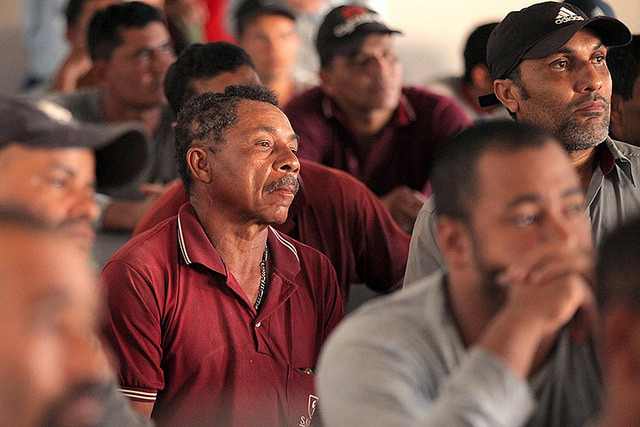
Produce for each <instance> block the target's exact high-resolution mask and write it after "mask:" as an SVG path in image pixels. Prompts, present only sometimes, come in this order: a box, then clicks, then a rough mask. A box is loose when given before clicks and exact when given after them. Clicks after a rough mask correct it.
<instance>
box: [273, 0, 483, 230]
mask: <svg viewBox="0 0 640 427" xmlns="http://www.w3.org/2000/svg"><path fill="white" fill-rule="evenodd" d="M396 34H400V32H399V31H397V30H394V29H390V28H389V27H387V25H385V24H384V23H383V22H382V21H381V19H380V16H379V15H378V14H377V13H376V12H374V11H372V10H370V9H367V8H364V7H362V6H355V5H353V6H340V7H337V8H335V9H333V10H332V11H331V12H329V14H328V15H327V16H326V17H325V19H324V22H323V23H322V25H321V26H320V29H319V31H318V37H317V42H316V47H317V49H318V54H319V55H320V68H321V69H320V81H321V84H320V87H316V88H312V89H310V90H309V91H307V92H304V93H302V94H301V95H299V96H298V97H297V98H294V99H293V100H291V101H290V102H289V104H287V106H286V108H285V110H284V111H285V113H286V114H287V117H289V120H290V121H291V125H292V126H293V128H294V129H295V130H296V133H298V134H299V135H300V141H301V144H300V151H299V152H298V154H299V156H300V158H303V159H307V160H313V161H316V162H319V163H323V164H325V165H327V166H331V167H334V168H336V169H342V170H344V171H347V172H349V173H351V174H352V175H354V176H355V177H356V178H358V179H360V180H361V181H363V182H364V183H365V184H366V185H367V186H368V187H369V188H370V189H371V190H372V191H373V192H374V193H375V194H376V195H377V196H378V197H380V199H381V200H382V202H383V203H384V204H385V206H386V207H387V208H388V209H389V211H390V212H391V215H392V216H393V218H394V219H395V220H396V222H397V223H398V224H399V225H400V226H401V227H402V228H404V229H405V231H410V230H411V229H412V228H413V223H414V221H415V218H416V215H417V214H418V211H419V210H420V207H421V206H422V204H423V203H424V200H425V197H424V195H423V194H422V191H423V190H424V189H425V184H426V183H427V180H428V178H429V170H430V169H431V164H432V161H433V157H434V155H435V153H436V152H437V151H438V149H439V148H440V147H441V146H442V145H443V144H444V143H445V141H446V140H448V139H449V138H450V137H452V136H453V135H455V134H457V133H458V132H459V131H460V130H462V129H464V128H465V127H467V126H468V125H469V124H470V123H471V121H470V119H469V118H468V117H467V115H466V113H465V112H464V111H463V110H462V108H461V107H460V106H458V104H457V103H456V102H455V101H454V100H452V99H449V98H446V97H443V96H441V95H436V94H434V93H431V92H428V91H426V90H424V89H420V88H416V87H403V86H402V65H401V63H400V59H399V58H398V55H397V53H396V50H395V47H394V44H393V37H394V35H396Z"/></svg>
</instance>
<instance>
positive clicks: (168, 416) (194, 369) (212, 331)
mask: <svg viewBox="0 0 640 427" xmlns="http://www.w3.org/2000/svg"><path fill="white" fill-rule="evenodd" d="M267 242H268V246H269V255H270V260H271V262H270V276H269V280H268V285H267V288H266V293H265V299H264V300H263V302H262V305H261V306H260V308H259V311H258V312H257V313H256V310H255V309H254V308H253V305H252V304H251V302H250V301H249V300H248V299H247V297H246V295H245V294H244V292H243V291H242V290H241V288H240V286H239V284H238V283H237V281H236V279H235V278H234V277H233V275H229V274H228V273H227V269H226V266H225V264H224V262H223V260H222V259H221V258H220V256H219V255H218V254H217V253H216V250H215V248H214V247H213V246H212V244H211V242H210V241H209V239H208V238H207V235H206V234H205V232H204V229H203V228H202V226H201V225H200V222H199V221H198V218H197V216H196V213H195V211H194V209H193V207H192V206H191V204H189V203H187V204H185V205H184V206H182V207H181V208H180V211H179V214H178V215H177V216H176V217H173V218H171V219H168V220H166V221H164V222H162V223H161V224H159V225H158V226H157V227H155V228H154V229H153V230H150V231H149V232H147V233H143V234H141V235H138V236H136V237H135V238H133V239H132V240H131V241H130V242H128V243H127V244H126V245H125V246H124V247H123V248H122V249H121V250H119V251H118V252H117V253H116V254H115V255H114V256H113V258H112V259H111V261H109V263H108V264H107V265H106V267H105V269H104V271H103V273H102V276H101V282H102V284H103V286H104V288H105V291H106V297H107V298H106V299H107V304H108V316H107V317H108V322H107V327H106V330H105V335H106V337H107V339H108V341H109V342H110V343H111V344H112V346H113V348H114V349H115V352H116V354H117V355H118V357H119V360H120V369H119V376H120V382H121V384H122V390H123V391H124V393H125V395H127V396H128V397H130V398H132V399H134V400H138V401H141V402H155V406H154V410H153V418H154V419H159V420H162V421H164V422H168V423H170V424H175V423H178V422H180V423H185V422H187V424H188V425H202V424H207V425H224V426H258V425H260V426H282V425H289V426H298V425H299V424H300V422H301V421H305V420H308V418H309V417H310V415H311V414H309V412H312V410H313V408H315V403H316V402H317V398H316V397H315V392H314V384H313V382H314V381H313V376H312V375H310V374H309V373H306V372H304V371H305V370H307V369H314V367H315V365H316V360H317V357H318V353H319V351H320V347H321V346H322V343H323V342H324V340H325V338H326V337H327V334H328V333H329V332H330V331H331V330H332V329H333V328H334V326H335V325H336V324H337V323H338V322H339V321H340V320H341V319H342V317H343V315H344V312H343V306H342V300H341V297H340V293H339V291H338V287H337V283H336V276H335V272H334V270H333V267H332V266H331V264H330V262H329V260H328V259H327V258H326V257H325V256H324V255H322V254H320V253H319V252H317V251H316V250H315V249H312V248H310V247H308V246H305V245H303V244H301V243H298V242H296V241H294V240H292V239H291V238H288V237H285V236H283V235H282V234H280V233H279V232H277V231H275V230H273V229H271V228H269V236H268V239H267ZM305 422H306V421H305Z"/></svg>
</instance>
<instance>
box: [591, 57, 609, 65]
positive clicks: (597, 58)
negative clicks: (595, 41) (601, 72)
mask: <svg viewBox="0 0 640 427" xmlns="http://www.w3.org/2000/svg"><path fill="white" fill-rule="evenodd" d="M605 59H606V57H605V56H604V55H598V56H596V57H595V58H593V62H594V63H596V64H602V63H603V62H605Z"/></svg>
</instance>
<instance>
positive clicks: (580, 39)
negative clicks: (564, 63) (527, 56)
mask: <svg viewBox="0 0 640 427" xmlns="http://www.w3.org/2000/svg"><path fill="white" fill-rule="evenodd" d="M577 43H580V44H581V45H584V47H585V48H587V49H591V50H596V49H599V48H603V49H604V48H605V46H604V45H603V43H602V40H601V39H600V36H598V35H597V34H596V33H594V32H593V31H591V30H589V29H586V28H584V29H582V30H580V31H578V32H577V33H576V34H575V35H574V36H573V37H571V38H570V39H569V41H568V42H566V43H565V44H564V45H563V46H561V47H559V48H558V49H557V50H556V52H554V53H552V54H551V55H553V54H555V53H567V52H570V51H572V50H573V49H575V47H577V46H576V44H577Z"/></svg>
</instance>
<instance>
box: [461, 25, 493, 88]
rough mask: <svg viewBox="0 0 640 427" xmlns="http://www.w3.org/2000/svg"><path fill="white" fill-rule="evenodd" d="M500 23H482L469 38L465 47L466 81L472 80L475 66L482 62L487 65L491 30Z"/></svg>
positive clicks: (464, 77)
mask: <svg viewBox="0 0 640 427" xmlns="http://www.w3.org/2000/svg"><path fill="white" fill-rule="evenodd" d="M497 25H498V23H497V22H492V23H490V24H485V25H481V26H479V27H478V28H476V29H475V30H473V32H472V33H471V34H469V37H468V38H467V43H466V45H465V47H464V76H463V79H464V81H465V82H467V83H470V82H471V72H472V71H473V68H474V67H475V66H476V65H478V64H480V65H484V66H487V43H488V42H489V35H490V34H491V31H493V29H494V28H495V27H496V26H497Z"/></svg>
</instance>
